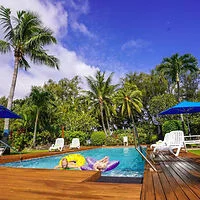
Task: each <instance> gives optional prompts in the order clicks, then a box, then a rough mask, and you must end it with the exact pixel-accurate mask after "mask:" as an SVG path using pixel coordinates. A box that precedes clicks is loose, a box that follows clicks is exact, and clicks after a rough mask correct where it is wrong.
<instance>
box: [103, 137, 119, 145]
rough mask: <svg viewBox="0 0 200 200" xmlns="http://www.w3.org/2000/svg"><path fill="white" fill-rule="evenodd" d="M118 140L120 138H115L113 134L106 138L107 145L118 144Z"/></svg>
mask: <svg viewBox="0 0 200 200" xmlns="http://www.w3.org/2000/svg"><path fill="white" fill-rule="evenodd" d="M118 142H119V140H118V139H117V138H114V137H112V136H108V137H107V138H106V141H105V145H107V146H115V145H117V144H118Z"/></svg>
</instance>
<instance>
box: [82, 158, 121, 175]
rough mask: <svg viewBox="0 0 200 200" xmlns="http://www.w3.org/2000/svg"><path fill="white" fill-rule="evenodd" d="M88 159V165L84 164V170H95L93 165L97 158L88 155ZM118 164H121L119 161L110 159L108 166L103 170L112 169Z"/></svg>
mask: <svg viewBox="0 0 200 200" xmlns="http://www.w3.org/2000/svg"><path fill="white" fill-rule="evenodd" d="M86 161H87V165H84V166H82V167H81V169H82V170H94V168H93V166H94V164H95V163H96V161H97V160H96V159H94V158H91V157H87V158H86ZM118 165H119V161H109V162H108V164H107V166H106V168H105V169H104V170H103V172H106V171H109V170H112V169H114V168H115V167H117V166H118Z"/></svg>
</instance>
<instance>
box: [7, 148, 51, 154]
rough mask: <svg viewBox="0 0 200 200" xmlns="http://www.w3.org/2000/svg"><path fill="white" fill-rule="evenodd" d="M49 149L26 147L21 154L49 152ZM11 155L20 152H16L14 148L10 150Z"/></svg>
mask: <svg viewBox="0 0 200 200" xmlns="http://www.w3.org/2000/svg"><path fill="white" fill-rule="evenodd" d="M48 151H49V150H48V149H45V150H43V149H42V150H37V149H24V150H23V151H21V154H27V153H41V152H48ZM10 154H11V155H14V154H19V152H14V151H13V150H11V152H10Z"/></svg>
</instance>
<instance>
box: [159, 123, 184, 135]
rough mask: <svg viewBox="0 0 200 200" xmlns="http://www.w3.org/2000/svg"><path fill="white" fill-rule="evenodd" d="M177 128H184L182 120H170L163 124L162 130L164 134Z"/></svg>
mask: <svg viewBox="0 0 200 200" xmlns="http://www.w3.org/2000/svg"><path fill="white" fill-rule="evenodd" d="M175 130H182V123H181V121H180V120H168V121H166V122H164V124H163V125H162V131H163V133H164V134H166V133H169V132H171V131H175Z"/></svg>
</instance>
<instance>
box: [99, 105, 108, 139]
mask: <svg viewBox="0 0 200 200" xmlns="http://www.w3.org/2000/svg"><path fill="white" fill-rule="evenodd" d="M99 106H100V112H101V122H102V126H103V130H104V132H105V134H106V136H107V131H106V127H105V124H104V118H103V108H102V105H101V103H100V104H99Z"/></svg>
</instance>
